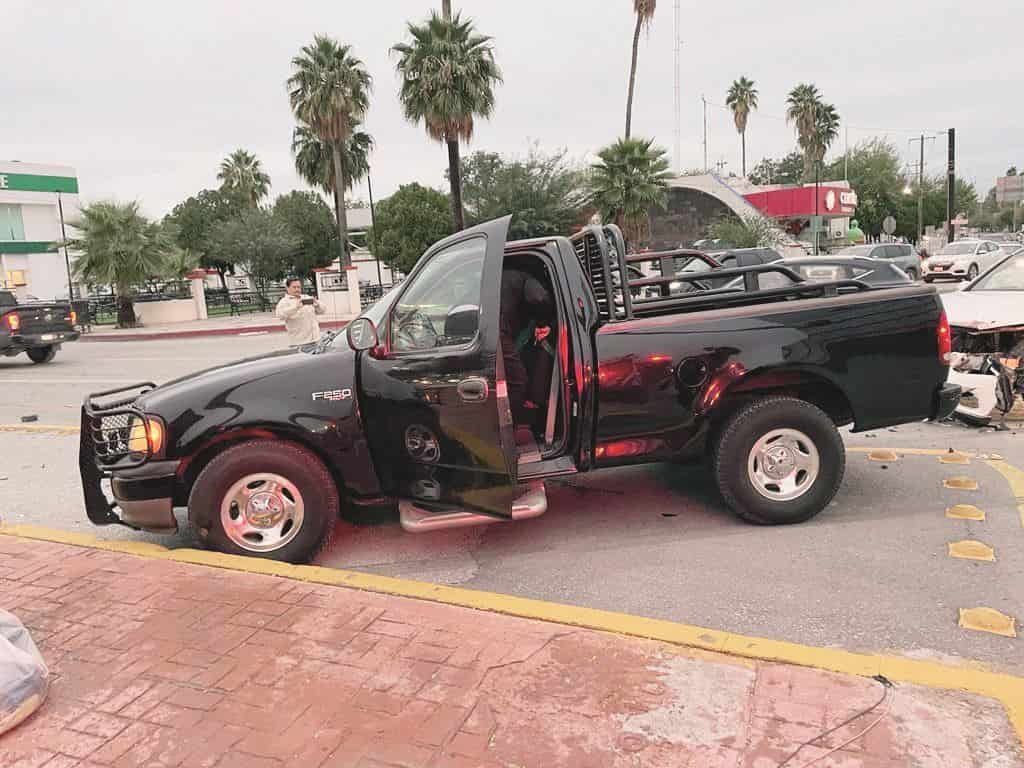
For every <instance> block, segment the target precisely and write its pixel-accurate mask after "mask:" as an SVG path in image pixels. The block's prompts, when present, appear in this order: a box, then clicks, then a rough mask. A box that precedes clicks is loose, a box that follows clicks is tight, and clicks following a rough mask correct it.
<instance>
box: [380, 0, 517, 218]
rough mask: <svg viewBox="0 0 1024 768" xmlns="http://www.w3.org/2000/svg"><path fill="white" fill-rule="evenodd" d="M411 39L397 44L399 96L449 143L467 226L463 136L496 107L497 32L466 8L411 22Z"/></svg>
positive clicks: (457, 200) (455, 196) (456, 213)
mask: <svg viewBox="0 0 1024 768" xmlns="http://www.w3.org/2000/svg"><path fill="white" fill-rule="evenodd" d="M408 31H409V37H410V40H409V42H407V43H399V44H397V45H395V46H394V47H393V48H392V49H391V50H392V51H393V52H394V53H396V54H398V63H397V64H396V69H397V70H398V73H399V74H400V75H401V76H402V87H401V89H400V90H399V98H400V99H401V100H402V106H403V108H404V111H405V117H406V119H407V120H409V121H410V122H414V123H417V122H419V121H420V120H422V121H423V123H424V125H425V126H426V129H427V133H428V134H429V135H430V137H431V138H432V139H434V140H436V141H439V142H442V143H444V144H446V145H447V146H448V183H449V185H450V186H451V193H452V194H451V200H452V218H453V220H454V222H455V229H456V230H460V229H462V228H463V227H464V226H465V217H464V214H463V211H462V174H461V172H460V167H459V142H460V141H462V140H466V141H469V140H470V139H471V138H472V136H473V120H474V118H475V117H478V116H479V117H490V115H491V113H492V112H493V111H494V85H495V84H496V83H500V82H501V72H500V70H499V69H498V65H497V64H496V63H495V62H494V48H493V46H492V45H491V38H490V37H487V36H485V35H481V34H478V33H477V32H476V31H475V29H474V28H473V22H472V21H468V20H467V21H462V18H461V16H460V14H455V16H454V17H453V18H452V19H450V20H449V19H444V18H442V17H441V16H438V15H437V14H436V13H432V14H431V15H430V19H429V20H427V22H426V23H424V24H413V23H411V22H410V23H409V25H408Z"/></svg>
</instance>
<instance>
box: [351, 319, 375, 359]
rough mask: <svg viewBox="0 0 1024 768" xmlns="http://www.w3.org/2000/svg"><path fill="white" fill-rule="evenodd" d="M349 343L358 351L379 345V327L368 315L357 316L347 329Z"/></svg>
mask: <svg viewBox="0 0 1024 768" xmlns="http://www.w3.org/2000/svg"><path fill="white" fill-rule="evenodd" d="M345 337H346V338H347V339H348V345H349V346H350V347H352V349H354V350H355V351H356V352H361V351H363V350H366V349H373V348H374V347H376V346H377V342H378V339H377V327H376V326H375V325H374V324H373V321H372V320H370V319H369V318H368V317H357V318H356V319H355V320H353V321H352V322H351V323H349V324H348V327H347V328H346V329H345Z"/></svg>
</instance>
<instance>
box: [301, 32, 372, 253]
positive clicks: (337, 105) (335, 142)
mask: <svg viewBox="0 0 1024 768" xmlns="http://www.w3.org/2000/svg"><path fill="white" fill-rule="evenodd" d="M292 67H293V69H294V71H293V73H292V76H291V77H289V78H288V98H289V99H290V101H291V105H292V111H293V112H294V113H295V117H296V118H297V119H298V120H299V123H300V124H301V125H305V126H308V127H309V129H310V130H311V131H312V133H313V134H314V135H316V136H317V137H318V138H319V139H320V140H321V141H322V142H324V144H326V145H328V146H329V147H330V148H331V160H332V165H333V166H334V178H335V179H341V184H338V185H336V186H337V187H338V188H339V189H340V192H339V193H337V194H336V195H335V206H334V207H335V215H336V217H337V222H338V239H339V240H340V241H341V265H342V267H348V266H350V265H351V263H352V259H351V257H350V256H349V250H348V221H347V218H346V216H345V205H344V202H345V199H344V198H345V190H346V189H348V187H349V186H350V181H349V173H350V169H349V168H348V167H347V166H346V164H345V153H344V147H345V144H346V142H348V140H349V139H350V137H351V136H352V134H353V132H354V131H355V127H356V126H357V125H358V124H359V123H360V122H362V119H363V116H364V115H365V114H366V110H367V109H368V108H369V105H370V89H371V85H372V80H371V78H370V75H369V73H368V72H367V71H366V69H365V68H364V67H363V62H362V61H360V60H359V59H358V58H356V57H355V56H354V55H353V54H352V49H351V48H350V47H349V46H347V45H339V44H338V43H337V42H336V41H334V40H331V39H330V38H328V37H322V36H320V35H317V36H316V37H315V38H314V39H313V44H312V45H307V46H305V47H303V49H302V51H301V53H300V54H299V55H298V56H296V57H295V58H294V59H292Z"/></svg>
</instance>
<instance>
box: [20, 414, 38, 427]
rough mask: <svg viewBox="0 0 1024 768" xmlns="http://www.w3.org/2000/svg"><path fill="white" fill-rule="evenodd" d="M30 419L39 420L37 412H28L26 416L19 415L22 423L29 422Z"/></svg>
mask: <svg viewBox="0 0 1024 768" xmlns="http://www.w3.org/2000/svg"><path fill="white" fill-rule="evenodd" d="M32 421H39V414H36V413H30V414H28V415H27V416H22V417H21V423H22V424H28V423H29V422H32Z"/></svg>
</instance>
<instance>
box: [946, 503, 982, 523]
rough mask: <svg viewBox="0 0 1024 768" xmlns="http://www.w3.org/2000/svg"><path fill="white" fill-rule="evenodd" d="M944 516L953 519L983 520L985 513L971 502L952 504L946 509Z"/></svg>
mask: <svg viewBox="0 0 1024 768" xmlns="http://www.w3.org/2000/svg"><path fill="white" fill-rule="evenodd" d="M946 517H948V518H951V519H953V520H984V519H985V513H984V512H982V511H981V510H980V509H978V508H977V507H976V506H974V505H973V504H954V505H953V506H952V507H950V508H949V509H947V510H946Z"/></svg>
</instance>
